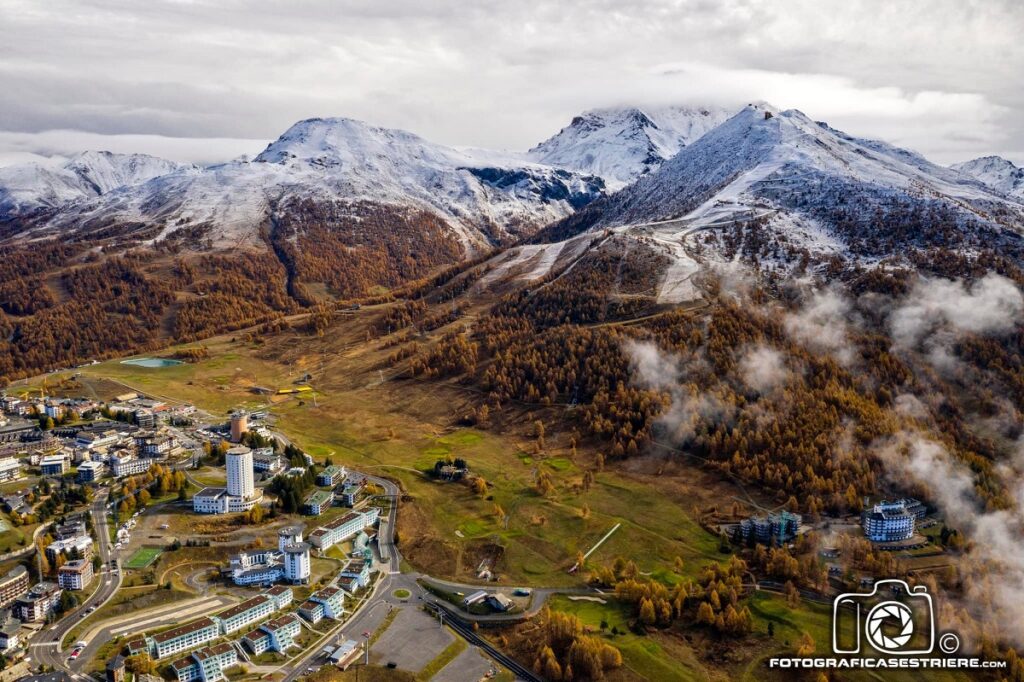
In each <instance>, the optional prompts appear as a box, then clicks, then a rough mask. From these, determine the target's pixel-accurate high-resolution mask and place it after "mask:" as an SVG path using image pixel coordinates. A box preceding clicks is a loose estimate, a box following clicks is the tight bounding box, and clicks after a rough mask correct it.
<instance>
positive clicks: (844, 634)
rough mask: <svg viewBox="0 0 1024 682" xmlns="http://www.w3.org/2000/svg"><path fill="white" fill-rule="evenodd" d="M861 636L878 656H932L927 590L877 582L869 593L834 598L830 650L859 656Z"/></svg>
mask: <svg viewBox="0 0 1024 682" xmlns="http://www.w3.org/2000/svg"><path fill="white" fill-rule="evenodd" d="M861 633H863V635H864V636H863V639H864V640H867V643H868V644H869V645H870V647H871V648H872V649H874V650H875V651H877V652H878V653H881V654H886V655H892V656H922V655H926V654H930V653H932V651H933V650H934V649H935V608H934V604H933V603H932V596H931V595H930V594H928V588H927V587H925V586H923V585H917V586H915V587H913V588H911V587H910V586H909V585H907V583H906V582H904V581H903V580H896V579H886V580H879V581H877V582H876V583H875V584H874V585H873V586H872V589H871V591H870V592H866V593H861V592H847V593H845V594H841V595H839V596H838V597H836V599H835V601H834V602H833V603H832V650H833V651H834V652H835V653H837V654H860V653H861V648H862V637H861ZM944 637H949V635H946V636H944ZM954 637H955V635H954ZM951 642H952V640H948V639H944V640H943V642H942V645H941V648H942V650H943V651H944V652H946V653H951V652H949V651H947V648H948V646H947V645H948V644H950V643H951ZM957 644H959V642H957Z"/></svg>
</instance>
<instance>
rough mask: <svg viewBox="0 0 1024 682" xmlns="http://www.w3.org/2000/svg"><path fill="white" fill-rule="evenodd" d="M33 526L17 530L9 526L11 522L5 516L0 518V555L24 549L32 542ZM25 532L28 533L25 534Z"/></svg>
mask: <svg viewBox="0 0 1024 682" xmlns="http://www.w3.org/2000/svg"><path fill="white" fill-rule="evenodd" d="M34 528H35V526H27V527H25V528H18V527H15V526H13V525H11V521H10V519H9V518H7V515H6V514H5V515H4V516H3V517H2V518H0V529H2V530H0V554H7V553H8V552H13V551H17V550H19V549H24V548H25V547H27V546H28V545H29V543H30V542H31V541H32V530H33V529H34ZM26 530H27V531H28V532H27V533H26Z"/></svg>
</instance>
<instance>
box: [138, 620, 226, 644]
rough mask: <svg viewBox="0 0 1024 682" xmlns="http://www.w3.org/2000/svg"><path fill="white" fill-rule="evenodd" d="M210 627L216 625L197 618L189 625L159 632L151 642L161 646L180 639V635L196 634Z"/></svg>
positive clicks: (210, 621)
mask: <svg viewBox="0 0 1024 682" xmlns="http://www.w3.org/2000/svg"><path fill="white" fill-rule="evenodd" d="M211 627H217V625H216V623H214V622H213V621H212V620H210V618H209V617H207V616H203V617H202V618H197V619H196V620H194V621H192V622H191V623H185V624H184V625H179V626H178V627H176V628H174V629H173V630H167V631H165V632H161V633H160V634H157V635H153V641H154V642H156V643H157V644H163V643H164V642H169V641H171V640H172V639H177V638H178V637H181V636H182V635H187V634H189V633H190V632H197V631H199V630H204V629H206V628H211Z"/></svg>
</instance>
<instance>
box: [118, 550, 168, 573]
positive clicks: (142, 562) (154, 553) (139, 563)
mask: <svg viewBox="0 0 1024 682" xmlns="http://www.w3.org/2000/svg"><path fill="white" fill-rule="evenodd" d="M161 554H163V549H161V548H159V547H140V548H139V549H138V550H136V552H135V554H132V556H131V558H130V559H128V561H126V562H125V564H124V566H125V568H131V569H135V570H140V569H143V568H147V567H149V566H150V565H151V564H153V563H154V562H155V561H156V560H157V559H159V558H160V555H161Z"/></svg>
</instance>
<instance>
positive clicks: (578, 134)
mask: <svg viewBox="0 0 1024 682" xmlns="http://www.w3.org/2000/svg"><path fill="white" fill-rule="evenodd" d="M733 113H734V112H733V111H732V110H727V109H722V108H720V107H698V106H685V105H674V106H659V107H644V108H640V107H636V106H623V107H605V108H600V109H590V110H588V111H585V112H583V113H581V114H579V115H578V116H575V117H573V119H572V120H571V121H570V123H569V125H568V126H566V127H565V128H563V129H562V130H561V131H559V132H558V133H557V134H556V135H554V136H552V137H551V138H549V139H547V140H545V141H544V142H541V143H540V144H538V145H537V146H536V147H534V148H533V149H531V150H530V151H529V152H527V156H528V157H529V158H530V159H531V160H533V161H536V162H538V163H543V164H548V165H552V166H557V167H559V168H566V169H569V170H575V171H580V172H583V173H588V174H593V175H597V176H599V177H602V178H604V180H605V181H606V182H607V183H608V185H609V187H610V188H613V189H614V188H618V187H623V186H625V185H627V184H629V183H630V182H632V181H634V180H635V179H636V178H638V177H640V176H642V175H646V174H648V173H650V172H651V171H652V170H654V169H656V168H658V167H659V166H660V165H661V164H662V163H664V161H665V160H666V159H669V158H671V157H672V156H675V154H676V153H678V152H679V150H680V149H681V148H683V147H684V146H686V145H688V144H692V143H693V142H694V141H695V140H697V139H698V138H700V136H701V135H703V134H705V133H706V132H707V131H709V130H711V129H712V128H714V127H715V126H717V125H718V124H720V123H721V122H722V121H724V120H726V119H727V118H729V116H731V115H732V114H733Z"/></svg>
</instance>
